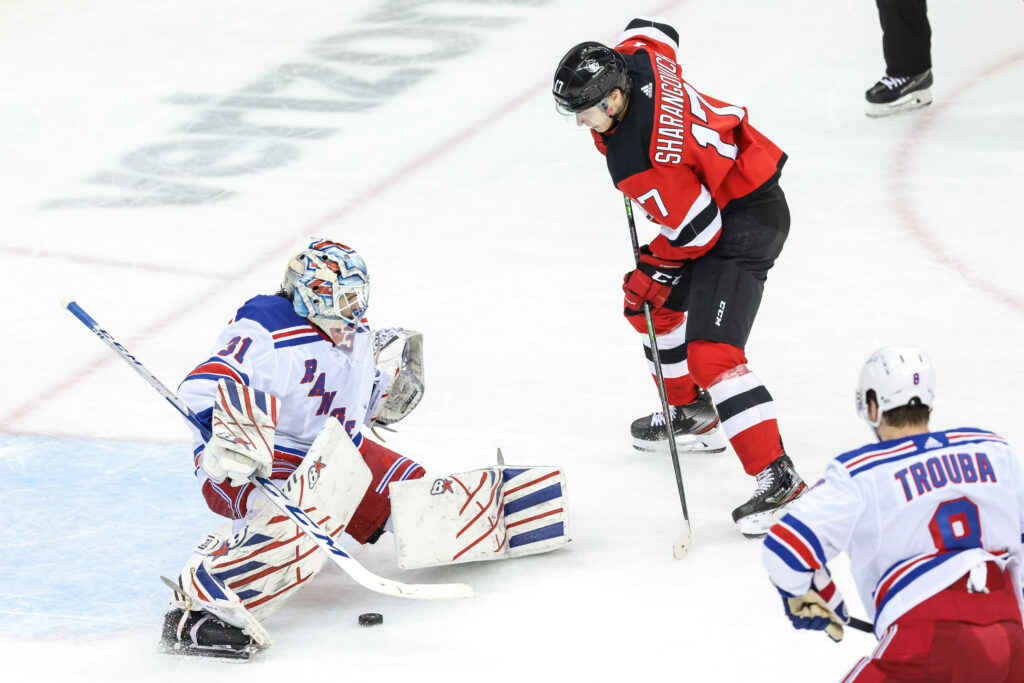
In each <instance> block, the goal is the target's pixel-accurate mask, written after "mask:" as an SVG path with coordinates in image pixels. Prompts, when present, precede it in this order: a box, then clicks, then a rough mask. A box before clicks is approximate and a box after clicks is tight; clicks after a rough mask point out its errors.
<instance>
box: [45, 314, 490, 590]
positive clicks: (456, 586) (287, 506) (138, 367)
mask: <svg viewBox="0 0 1024 683" xmlns="http://www.w3.org/2000/svg"><path fill="white" fill-rule="evenodd" d="M62 305H63V306H64V308H66V309H68V311H69V312H70V313H71V314H72V315H74V316H75V317H76V318H78V320H79V321H81V323H82V324H83V325H85V326H86V327H88V328H89V329H90V330H92V332H93V333H94V334H95V335H96V336H97V337H99V338H100V339H101V340H102V341H103V343H104V344H106V345H107V346H109V347H110V349H111V350H112V351H113V352H114V353H116V354H117V355H118V356H119V357H120V358H121V360H123V361H124V362H126V363H127V364H128V365H130V366H131V367H132V369H134V370H135V372H137V373H138V374H139V375H140V376H141V377H142V378H143V379H144V380H146V381H147V382H148V383H149V385H150V386H151V387H153V388H154V389H155V390H156V391H157V393H159V394H160V395H161V396H163V397H164V399H165V400H166V401H167V402H168V403H170V404H171V405H172V406H173V407H174V408H175V410H177V411H178V412H179V413H181V414H182V416H183V417H184V418H185V419H186V420H188V421H189V422H191V423H192V425H193V426H194V427H195V428H196V429H198V430H199V432H200V433H201V434H202V435H203V438H204V439H209V438H210V430H209V429H207V428H206V426H205V425H203V423H202V422H200V421H199V418H198V417H196V415H195V413H193V412H192V411H191V410H190V409H189V407H188V406H186V405H185V404H184V403H183V402H182V401H181V399H179V398H178V397H177V396H176V395H175V394H174V393H172V392H171V390H170V389H168V388H167V387H166V386H164V384H163V383H162V382H161V381H160V380H159V379H157V378H156V376H155V375H154V374H153V373H151V372H150V371H149V370H148V369H147V368H146V366H144V365H143V364H142V363H140V362H139V361H138V359H136V358H135V356H133V355H132V354H130V353H129V352H128V350H127V349H126V348H124V347H123V346H121V344H120V343H119V342H118V341H117V340H116V339H114V338H113V337H112V336H111V335H110V333H108V332H107V331H106V330H104V329H102V328H101V327H100V326H99V323H97V322H96V321H95V320H93V319H92V317H91V316H90V315H89V314H88V313H86V312H85V311H84V310H83V309H82V307H81V306H79V305H78V304H77V303H75V302H74V301H70V300H65V301H64V302H62ZM249 481H250V482H252V484H253V485H254V486H255V487H256V488H258V489H259V490H260V491H262V492H263V493H264V495H266V496H267V498H268V499H269V500H270V502H271V503H273V504H274V505H275V506H276V507H277V508H278V509H280V510H281V512H283V513H284V514H285V515H287V516H288V518H289V519H291V520H292V522H294V523H295V525H296V526H298V527H299V528H300V529H301V530H302V532H303V533H305V534H306V535H307V536H309V537H310V538H311V539H312V540H313V541H314V542H315V543H316V544H317V545H318V546H320V547H321V548H322V549H323V550H324V551H325V552H326V553H328V556H329V557H330V558H331V559H332V560H333V561H334V563H335V564H336V565H338V566H339V567H341V569H342V571H344V572H345V573H346V574H348V575H349V576H351V577H352V578H353V579H354V580H355V582H356V583H358V584H359V585H361V586H363V587H364V588H368V589H370V590H372V591H374V592H377V593H382V594H384V595H391V596H393V597H396V598H418V599H425V600H431V599H438V598H468V597H472V595H473V589H472V588H471V587H470V586H468V585H466V584H464V583H437V584H412V583H402V582H401V581H394V580H392V579H386V578H384V577H382V576H377V575H376V574H374V573H373V572H371V571H370V570H368V569H366V568H365V567H364V566H363V565H361V564H360V563H359V562H358V561H357V560H356V559H355V558H353V557H352V556H351V555H349V554H348V553H347V552H346V551H345V549H344V548H342V547H341V546H340V545H339V544H337V543H336V542H335V541H334V539H333V538H331V537H330V536H329V535H328V534H327V533H326V532H325V531H324V530H323V528H322V527H320V525H319V524H317V523H316V522H315V521H313V520H312V519H310V518H309V517H308V516H307V515H306V513H304V512H303V511H302V509H301V508H300V507H299V506H298V505H296V504H295V503H294V501H292V500H291V499H290V498H289V497H288V496H287V495H286V494H285V493H284V492H283V491H281V490H280V489H278V488H277V487H276V486H274V485H273V484H272V483H271V482H270V480H269V479H267V478H265V477H259V476H256V475H252V476H250V477H249Z"/></svg>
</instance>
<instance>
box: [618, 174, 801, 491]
mask: <svg viewBox="0 0 1024 683" xmlns="http://www.w3.org/2000/svg"><path fill="white" fill-rule="evenodd" d="M788 235H789V206H788V204H787V203H786V196H785V194H784V193H783V192H782V188H780V187H779V185H778V183H777V182H775V181H771V182H770V183H768V184H767V185H765V186H763V187H761V188H760V189H758V190H756V191H755V192H754V193H752V194H751V195H748V196H747V197H743V198H741V199H740V200H736V201H733V202H731V203H730V204H729V205H728V206H726V207H725V209H723V210H722V233H721V235H719V238H718V241H717V242H716V243H715V246H714V247H712V248H711V250H709V251H708V253H707V254H705V255H703V256H701V257H699V258H697V259H694V260H693V261H692V262H689V263H687V264H686V267H685V268H684V269H683V276H682V278H681V279H680V281H679V283H678V284H676V286H675V287H673V288H672V293H671V294H670V295H669V297H668V300H667V301H666V302H665V305H664V306H662V307H660V308H658V309H655V310H654V311H652V314H653V315H652V318H653V322H654V332H655V335H656V338H657V342H658V358H659V360H660V361H661V365H662V372H663V374H664V377H665V388H666V390H667V393H668V401H669V403H670V404H671V405H676V406H678V405H683V404H685V403H690V402H692V401H694V400H695V399H696V398H697V387H702V388H704V389H707V390H708V392H709V393H710V394H711V398H712V400H713V401H714V403H715V406H716V408H717V409H718V413H719V417H720V418H721V420H722V428H723V430H724V431H725V433H726V436H728V437H729V441H730V443H731V444H732V447H733V450H735V451H736V455H737V456H739V459H740V462H742V463H743V468H744V470H745V471H746V472H747V473H748V474H750V475H756V474H757V473H758V472H760V471H761V470H763V469H764V468H765V467H767V466H768V465H769V464H771V463H772V462H773V461H774V460H775V459H776V458H778V457H779V456H780V455H782V454H783V448H782V440H781V437H780V436H779V427H778V423H777V422H776V419H775V404H774V403H773V401H772V397H771V395H770V394H769V393H768V390H767V389H766V388H765V387H764V385H763V384H762V383H761V380H760V379H759V378H758V377H757V375H755V374H754V373H753V372H751V371H750V369H749V368H748V367H747V365H746V363H747V357H746V355H745V354H744V352H743V349H744V347H745V346H746V344H747V338H748V337H749V336H750V331H751V328H752V327H753V325H754V318H755V317H756V316H757V311H758V308H759V307H760V305H761V297H762V295H763V293H764V283H765V281H766V280H767V278H768V271H769V270H770V269H771V268H772V266H773V265H775V260H776V259H777V258H778V257H779V254H781V253H782V247H783V245H784V244H785V242H786V237H788ZM626 319H627V320H628V321H629V322H630V324H631V325H633V327H634V328H635V329H636V330H637V331H638V332H640V333H641V334H643V335H644V347H645V348H644V351H645V353H646V354H647V360H648V362H649V363H650V367H651V373H652V375H653V374H654V364H653V362H652V354H651V348H650V346H649V342H648V341H647V322H646V319H645V317H644V315H643V313H642V312H641V313H639V314H636V315H632V314H628V315H627V316H626Z"/></svg>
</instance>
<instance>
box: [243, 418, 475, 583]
mask: <svg viewBox="0 0 1024 683" xmlns="http://www.w3.org/2000/svg"><path fill="white" fill-rule="evenodd" d="M338 448H347V449H351V450H353V451H356V453H355V454H354V457H359V458H361V457H362V456H361V455H359V454H358V451H357V449H356V446H355V444H353V443H352V440H351V439H350V438H349V436H348V434H347V433H346V432H345V429H344V427H343V426H342V425H341V423H340V422H338V421H336V420H335V421H333V422H329V423H328V424H327V425H326V426H325V427H324V429H323V430H322V431H321V433H320V434H319V435H318V436H317V438H316V440H315V441H314V442H313V445H312V446H311V447H310V449H309V452H308V453H307V454H306V458H310V456H313V458H312V459H314V460H315V459H316V457H315V456H316V455H317V451H319V450H324V451H329V450H332V449H338ZM249 481H251V482H252V483H253V484H255V485H256V487H257V488H259V490H260V491H262V492H263V493H264V494H266V496H267V498H269V499H270V502H271V503H273V504H274V505H275V506H276V507H277V508H278V509H280V510H281V512H283V513H284V514H286V515H288V517H289V519H291V520H292V521H293V522H294V523H295V524H296V525H297V526H298V527H299V528H300V529H301V530H302V531H303V532H304V533H305V534H306V535H307V536H309V537H310V538H311V539H313V541H314V542H315V543H316V544H317V545H318V546H320V547H321V548H322V549H323V550H324V551H326V552H327V553H328V557H329V558H330V559H331V560H332V561H333V562H334V563H335V564H336V565H338V566H339V567H340V568H341V569H342V570H343V571H344V572H345V573H346V574H348V575H349V576H351V577H352V578H353V579H354V580H355V581H356V583H358V584H359V585H360V586H363V587H364V588H368V589H370V590H372V591H374V592H377V593H382V594H384V595H391V596H393V597H396V598H414V599H419V600H437V599H443V598H469V597H472V596H473V589H472V588H470V587H469V586H468V585H466V584H464V583H436V584H409V583H402V582H401V581H394V580H392V579H386V578H384V577H382V576H378V575H376V574H374V573H373V572H371V571H370V570H368V569H366V568H365V567H363V565H361V564H360V563H359V562H358V561H357V560H355V559H354V558H353V557H352V556H351V555H349V554H348V552H346V551H345V549H344V548H342V547H341V546H340V545H338V544H337V543H335V542H334V539H333V538H331V537H330V535H328V534H327V533H326V531H325V530H324V529H323V528H322V527H321V526H320V525H319V524H317V523H316V522H315V521H313V520H312V519H311V518H310V517H309V516H308V515H306V513H305V512H303V511H302V508H300V507H299V506H298V505H296V504H294V502H293V501H292V500H291V498H290V497H289V496H288V494H287V493H286V492H284V491H281V490H280V489H278V488H277V487H276V486H274V485H273V484H272V483H270V480H269V479H265V478H263V477H259V476H252V477H250V478H249Z"/></svg>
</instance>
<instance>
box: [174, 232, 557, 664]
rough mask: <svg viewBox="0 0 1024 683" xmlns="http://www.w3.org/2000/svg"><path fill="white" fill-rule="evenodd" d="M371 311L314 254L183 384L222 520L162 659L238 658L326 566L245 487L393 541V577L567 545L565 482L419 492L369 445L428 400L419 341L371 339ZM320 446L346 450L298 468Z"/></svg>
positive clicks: (330, 258) (351, 276)
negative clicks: (261, 485)
mask: <svg viewBox="0 0 1024 683" xmlns="http://www.w3.org/2000/svg"><path fill="white" fill-rule="evenodd" d="M368 299H369V276H368V274H367V270H366V264H365V263H364V261H363V259H362V258H361V257H360V256H359V254H357V253H356V252H355V251H354V250H352V249H350V248H349V247H346V246H345V245H343V244H339V243H337V242H332V241H330V240H323V239H314V240H313V241H312V242H310V243H309V244H308V245H307V247H306V248H305V249H303V250H302V251H300V252H299V253H298V254H296V255H295V256H294V257H293V258H292V259H291V260H290V261H289V264H288V268H287V269H286V272H285V278H284V281H283V283H282V287H281V290H280V291H279V292H278V293H277V294H275V295H271V296H256V297H254V298H252V299H250V300H249V301H247V302H245V304H244V305H243V306H242V307H241V308H240V309H238V312H237V313H236V314H235V316H234V318H233V319H232V320H231V321H230V322H229V323H228V325H227V326H226V327H225V328H224V330H223V331H222V332H221V333H220V335H219V337H218V339H217V342H216V344H215V345H214V350H213V352H212V353H211V355H210V357H209V358H207V359H206V360H204V361H203V362H201V363H199V364H198V365H197V366H196V368H195V369H194V370H193V371H192V372H190V373H189V375H188V376H187V377H186V378H185V380H184V381H183V382H182V383H181V386H180V387H179V389H178V395H179V397H180V398H181V399H182V400H183V401H184V402H185V403H186V404H187V405H188V407H189V408H190V409H191V410H192V412H193V413H195V414H196V415H197V416H198V418H199V420H200V421H201V422H203V423H205V425H206V426H207V427H208V428H209V429H210V431H211V432H212V436H210V437H209V439H208V440H207V439H205V438H204V436H203V435H202V434H200V433H199V431H198V430H197V429H195V427H194V426H193V427H192V430H193V436H194V451H193V453H194V460H195V462H194V465H195V473H196V476H197V477H198V478H199V480H200V482H201V487H202V492H203V496H204V498H205V499H206V502H207V504H208V506H209V507H210V509H211V510H213V511H214V512H216V513H218V514H220V515H222V516H224V517H226V518H228V520H230V521H227V522H225V523H224V524H223V525H222V526H221V527H220V528H218V529H217V530H215V531H214V532H212V533H211V534H209V535H208V536H207V537H206V538H205V539H204V540H203V542H201V543H200V544H199V546H198V547H197V548H196V549H195V551H194V552H193V554H192V556H191V558H190V559H189V561H188V563H187V564H186V566H185V568H184V570H183V571H182V572H181V574H180V575H179V577H178V580H177V585H176V587H175V599H174V604H175V605H176V609H173V610H171V611H170V612H169V613H168V615H167V617H166V618H165V623H164V632H163V640H162V643H163V646H164V649H165V650H166V651H168V652H173V653H181V654H201V655H217V656H232V657H247V656H248V655H249V653H251V652H252V651H254V650H255V649H258V647H259V646H261V645H263V646H265V645H267V644H268V643H269V636H267V634H266V632H265V629H264V628H263V626H262V622H263V620H265V619H266V618H267V617H268V616H270V614H272V613H273V612H274V611H276V610H277V609H278V608H279V607H280V606H281V605H282V604H283V603H284V602H285V601H286V600H287V599H288V598H289V597H290V596H291V595H293V594H294V593H295V592H296V591H297V590H298V589H299V588H301V587H303V586H305V585H306V584H307V582H308V581H309V579H310V578H312V576H313V575H314V574H316V573H317V572H318V571H319V569H320V568H321V566H322V565H323V562H324V553H323V551H321V550H319V548H318V547H317V546H316V544H315V543H314V542H313V540H312V539H310V538H309V537H307V536H306V535H305V534H303V533H302V531H301V530H300V529H299V528H298V527H297V526H296V525H295V524H294V523H293V522H291V521H290V520H289V519H288V518H287V517H286V516H284V515H282V514H280V513H279V512H278V511H277V509H276V508H275V507H274V506H273V505H269V504H268V501H267V499H266V497H265V496H264V494H263V493H262V492H260V491H259V490H258V489H256V488H255V486H254V485H253V484H252V483H250V482H249V480H248V477H249V476H250V475H252V474H257V475H260V476H263V477H268V478H269V479H271V480H272V481H273V482H274V483H275V484H277V485H278V486H279V487H281V488H283V489H284V490H285V491H286V492H289V493H290V494H291V495H292V496H293V499H294V500H295V502H296V503H297V504H298V505H299V507H300V508H301V509H302V511H303V512H305V513H306V514H307V516H310V517H313V518H314V520H315V521H316V523H317V524H319V525H320V527H322V528H323V529H324V530H325V532H326V533H329V534H330V535H331V536H332V537H334V538H335V539H336V540H337V539H340V538H341V537H342V534H343V533H344V534H345V535H346V536H347V538H346V539H345V542H347V543H349V544H350V545H351V544H352V543H359V544H363V543H374V542H376V541H377V539H378V538H379V537H380V536H381V534H382V533H384V532H385V531H392V530H394V531H395V534H396V536H397V543H396V545H397V546H398V554H399V565H400V566H401V567H402V568H414V567H418V566H429V565H436V564H450V563H454V562H463V561H472V560H481V559H501V558H503V557H510V556H516V555H525V554H531V553H534V552H543V551H546V550H551V549H553V548H555V547H558V546H560V545H562V544H564V543H565V542H566V541H567V540H568V528H567V524H568V518H567V512H566V510H565V505H564V489H563V486H564V482H563V476H562V472H561V470H559V469H557V468H511V467H490V468H485V469H482V470H474V471H473V472H471V473H466V474H465V475H447V476H446V477H442V478H439V479H434V480H423V481H420V480H421V478H422V477H423V475H424V470H423V468H422V467H421V466H420V465H419V464H417V463H416V462H414V461H412V460H410V459H409V458H406V457H403V456H401V455H399V454H398V453H395V452H393V451H391V450H389V449H387V448H385V447H384V446H382V445H380V444H379V443H376V442H374V441H372V440H370V439H367V438H364V436H363V433H362V428H363V427H364V425H372V424H375V423H376V424H384V425H387V424H392V423H394V422H397V421H398V420H400V419H402V418H404V417H405V416H406V415H407V414H408V413H409V412H410V411H411V410H412V409H413V408H415V406H416V405H417V403H418V402H419V401H420V399H421V397H422V396H423V391H424V380H423V360H422V337H421V335H420V334H419V333H416V332H413V331H410V330H404V329H401V328H389V329H384V330H376V331H373V330H371V329H370V327H369V324H368V323H367V320H366V319H365V318H364V313H365V311H366V308H367V305H368ZM332 418H333V419H332ZM339 425H340V426H339ZM342 430H343V431H342ZM324 435H326V440H325V441H324V443H334V444H339V443H340V444H341V446H343V448H342V447H339V448H337V449H335V450H333V451H325V450H324V449H322V448H321V449H320V450H319V451H317V452H316V453H312V452H311V454H310V458H306V454H307V451H311V448H316V447H315V446H314V445H313V444H314V442H316V443H317V444H319V443H321V440H320V439H319V438H318V437H322V436H324ZM345 435H347V437H346V436H345ZM332 439H333V441H332ZM349 440H351V444H349V443H348V441H349ZM353 444H354V445H355V446H356V447H357V448H358V451H356V450H355V449H353V448H352V445H353ZM336 452H341V453H343V455H335V453H336ZM321 453H323V454H324V455H323V457H320V456H321ZM344 454H347V455H344ZM311 460H312V461H313V462H310V461H311ZM478 480H479V481H480V482H481V483H480V484H479V485H477V484H476V482H477V481H478ZM463 481H466V482H472V484H473V485H469V484H464V483H463ZM484 481H486V482H487V485H486V486H484V484H483V482H484ZM510 482H511V483H510ZM506 483H508V486H507V487H506V486H505V484H506ZM471 500H472V501H473V503H474V504H473V505H472V506H471V505H470V504H469V502H470V501H471ZM452 509H454V512H452ZM470 515H472V516H470ZM399 527H402V528H399ZM513 528H514V530H512V529H513ZM403 530H404V534H403ZM460 537H461V538H460ZM467 539H470V540H467ZM343 545H344V543H343Z"/></svg>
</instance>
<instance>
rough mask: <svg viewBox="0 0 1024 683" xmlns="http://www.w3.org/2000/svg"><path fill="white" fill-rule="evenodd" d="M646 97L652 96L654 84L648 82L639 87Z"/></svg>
mask: <svg viewBox="0 0 1024 683" xmlns="http://www.w3.org/2000/svg"><path fill="white" fill-rule="evenodd" d="M640 90H642V91H643V93H644V94H645V95H647V97H654V84H653V83H648V84H647V85H645V86H644V87H642V88H640Z"/></svg>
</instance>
